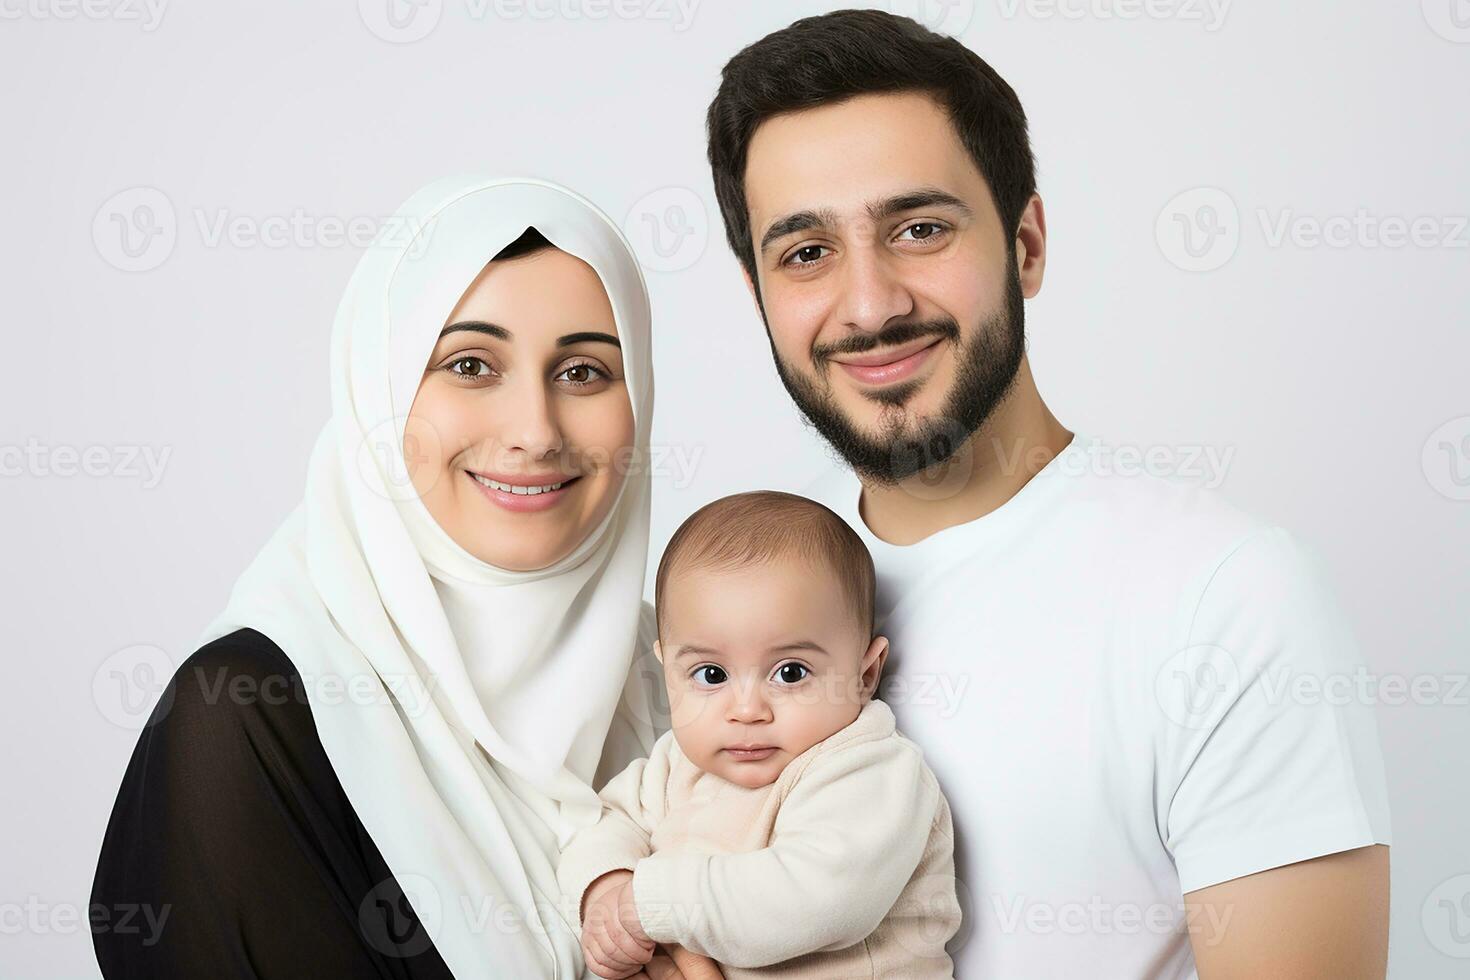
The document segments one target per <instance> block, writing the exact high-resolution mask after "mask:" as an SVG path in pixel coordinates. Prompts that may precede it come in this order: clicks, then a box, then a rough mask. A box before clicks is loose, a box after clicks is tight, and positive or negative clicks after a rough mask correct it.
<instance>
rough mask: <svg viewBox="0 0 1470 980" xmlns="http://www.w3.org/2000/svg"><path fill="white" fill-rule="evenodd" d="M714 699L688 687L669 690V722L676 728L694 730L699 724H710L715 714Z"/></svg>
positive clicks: (676, 729)
mask: <svg viewBox="0 0 1470 980" xmlns="http://www.w3.org/2000/svg"><path fill="white" fill-rule="evenodd" d="M713 703H714V699H713V698H711V697H710V696H709V695H707V694H697V693H694V692H692V691H689V690H688V689H686V688H671V689H670V690H669V724H670V726H671V727H672V728H673V729H674V730H675V731H679V730H682V729H688V730H689V731H691V732H693V731H695V730H697V728H698V726H700V725H701V723H703V724H706V725H707V724H708V718H709V717H711V716H713V715H714V713H715V711H714V707H713Z"/></svg>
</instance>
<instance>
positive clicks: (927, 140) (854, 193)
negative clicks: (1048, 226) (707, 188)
mask: <svg viewBox="0 0 1470 980" xmlns="http://www.w3.org/2000/svg"><path fill="white" fill-rule="evenodd" d="M920 188H932V189H937V190H940V191H943V192H946V193H948V194H951V195H953V196H954V197H956V198H959V199H960V200H965V201H969V202H970V203H971V205H972V207H975V206H978V202H976V201H974V200H973V199H974V198H975V197H977V196H982V197H983V196H984V195H985V193H986V190H985V182H984V178H983V177H981V175H980V173H979V171H978V170H977V169H976V168H975V165H974V162H973V161H972V160H971V158H970V155H969V153H968V152H967V151H966V150H965V147H964V145H963V144H962V143H961V142H960V139H959V135H958V133H956V132H955V129H954V126H953V125H952V124H951V123H950V121H949V117H948V115H947V114H946V113H945V112H944V110H943V109H942V108H941V107H940V106H939V105H938V104H937V103H935V102H934V101H933V100H932V99H930V98H929V97H927V96H925V95H921V94H915V93H900V94H893V95H881V96H859V97H857V98H854V99H848V100H846V101H844V102H840V103H834V104H832V105H826V106H819V107H817V108H814V109H804V110H801V111H799V112H792V113H783V114H782V115H779V116H773V117H772V118H770V119H768V120H766V121H764V122H763V123H761V125H760V126H759V127H757V129H756V131H755V133H754V135H753V136H752V138H751V142H750V147H749V150H748V152H747V155H746V167H745V198H746V204H747V206H748V208H749V209H750V226H751V231H752V233H753V234H754V235H755V237H756V239H757V240H759V238H760V237H761V235H762V234H763V233H764V231H765V229H766V228H767V226H769V225H770V224H771V223H772V222H773V221H776V220H779V219H781V218H783V217H785V216H787V215H790V214H794V213H797V212H812V213H814V214H816V215H818V216H821V217H823V218H832V219H837V220H852V219H860V218H862V217H865V216H866V214H867V212H868V209H869V208H870V207H871V206H872V205H873V203H874V202H877V201H883V200H887V199H891V198H894V197H897V196H900V195H904V194H910V193H912V192H914V191H915V190H917V189H920Z"/></svg>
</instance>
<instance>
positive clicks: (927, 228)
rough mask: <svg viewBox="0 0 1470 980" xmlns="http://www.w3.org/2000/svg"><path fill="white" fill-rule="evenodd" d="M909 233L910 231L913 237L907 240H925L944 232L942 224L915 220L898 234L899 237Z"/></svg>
mask: <svg viewBox="0 0 1470 980" xmlns="http://www.w3.org/2000/svg"><path fill="white" fill-rule="evenodd" d="M910 233H912V235H913V237H912V238H910V239H909V241H911V242H927V241H929V240H930V239H933V238H938V237H939V236H940V235H942V234H943V233H944V226H943V225H941V224H939V223H938V222H935V221H915V222H914V223H913V224H911V225H909V226H908V227H907V228H905V229H904V230H903V231H901V232H899V233H898V234H899V237H900V238H901V237H903V236H904V235H908V234H910Z"/></svg>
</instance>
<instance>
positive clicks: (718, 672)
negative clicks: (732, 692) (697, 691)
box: [690, 664, 728, 687]
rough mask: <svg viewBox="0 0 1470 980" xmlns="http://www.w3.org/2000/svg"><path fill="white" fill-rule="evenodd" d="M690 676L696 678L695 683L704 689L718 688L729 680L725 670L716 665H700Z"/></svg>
mask: <svg viewBox="0 0 1470 980" xmlns="http://www.w3.org/2000/svg"><path fill="white" fill-rule="evenodd" d="M690 676H692V677H693V678H694V683H696V684H698V685H700V686H702V687H717V686H719V685H720V684H723V683H725V681H726V680H727V679H728V675H727V674H726V673H725V669H724V668H723V667H716V666H715V665H714V664H700V665H699V666H698V667H695V668H694V673H693V674H692V675H690Z"/></svg>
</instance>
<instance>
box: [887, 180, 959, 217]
mask: <svg viewBox="0 0 1470 980" xmlns="http://www.w3.org/2000/svg"><path fill="white" fill-rule="evenodd" d="M935 207H938V208H949V209H950V210H952V211H958V212H959V213H960V214H962V215H964V216H965V217H967V218H968V217H969V216H970V215H971V214H973V213H974V212H973V211H972V210H971V209H970V206H969V205H968V204H966V203H965V202H964V201H961V200H960V199H959V198H957V197H955V196H954V195H953V194H951V193H949V191H942V190H940V189H939V188H937V187H921V188H919V189H918V190H916V191H909V192H908V193H906V194H898V195H895V196H894V197H887V198H884V199H883V200H881V201H869V202H868V206H867V212H868V217H870V218H872V219H873V220H874V221H882V220H883V219H884V218H891V217H892V216H893V215H895V214H902V213H903V212H904V211H917V210H918V209H919V208H935Z"/></svg>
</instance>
